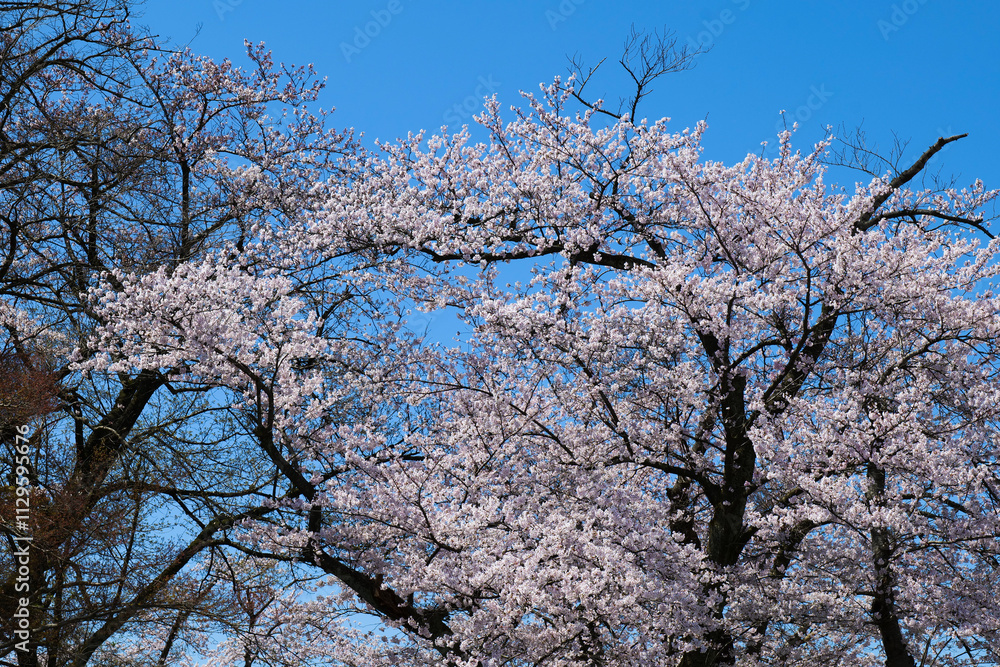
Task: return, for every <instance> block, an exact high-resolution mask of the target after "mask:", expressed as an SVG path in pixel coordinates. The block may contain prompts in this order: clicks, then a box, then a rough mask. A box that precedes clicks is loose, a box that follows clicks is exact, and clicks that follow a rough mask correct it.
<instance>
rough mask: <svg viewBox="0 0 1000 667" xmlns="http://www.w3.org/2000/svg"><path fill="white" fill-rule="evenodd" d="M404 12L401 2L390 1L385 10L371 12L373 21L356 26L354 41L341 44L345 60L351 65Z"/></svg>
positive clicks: (397, 0) (398, 0)
mask: <svg viewBox="0 0 1000 667" xmlns="http://www.w3.org/2000/svg"><path fill="white" fill-rule="evenodd" d="M402 12H403V3H402V2H400V0H389V2H388V4H386V6H385V7H384V8H382V9H373V10H371V11H370V12H369V14H370V15H371V17H372V20H371V21H367V22H366V23H365V24H364V25H363V26H360V25H358V26H354V35H353V39H352V40H351V41H350V42H341V43H340V52H341V53H342V54H344V60H346V61H347V62H348V63H350V62H351V60H353V59H354V56H356V55H358V54H359V53H361V52H362V51H363V50H364V49H366V48H367V47H368V45H369V44H371V43H372V40H373V39H375V38H377V37H378V36H379V35H381V34H382V31H383V30H385V29H386V28H387V27H389V24H390V23H392V19H393V17H395V16H398V15H399V14H401V13H402Z"/></svg>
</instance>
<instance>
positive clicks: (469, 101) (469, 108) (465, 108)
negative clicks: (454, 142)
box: [443, 74, 500, 125]
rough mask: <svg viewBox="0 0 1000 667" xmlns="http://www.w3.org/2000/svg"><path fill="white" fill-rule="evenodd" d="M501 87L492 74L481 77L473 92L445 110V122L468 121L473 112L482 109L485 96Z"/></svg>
mask: <svg viewBox="0 0 1000 667" xmlns="http://www.w3.org/2000/svg"><path fill="white" fill-rule="evenodd" d="M499 87H500V82H499V81H497V80H495V79H494V78H493V75H492V74H490V75H487V76H481V77H479V79H478V81H477V85H476V89H475V90H474V91H473V93H472V94H471V95H467V96H466V97H465V99H463V100H462V101H461V102H459V103H457V104H454V105H452V106H451V108H449V109H448V110H447V111H445V112H444V116H443V118H444V122H445V123H446V124H448V125H460V124H462V123H465V122H467V121H468V120H469V119H470V118H472V116H473V114H475V113H477V112H479V111H481V110H482V108H483V98H484V97H487V96H489V95H492V94H493V93H495V92H496V91H497V89H498V88H499Z"/></svg>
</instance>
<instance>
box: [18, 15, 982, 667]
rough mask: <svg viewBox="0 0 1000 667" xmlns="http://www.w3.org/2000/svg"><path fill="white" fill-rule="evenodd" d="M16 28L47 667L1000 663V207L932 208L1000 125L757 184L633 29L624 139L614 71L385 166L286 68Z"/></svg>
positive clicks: (672, 50)
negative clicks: (975, 138) (657, 85)
mask: <svg viewBox="0 0 1000 667" xmlns="http://www.w3.org/2000/svg"><path fill="white" fill-rule="evenodd" d="M0 13H2V15H3V17H4V21H5V25H9V26H11V29H10V30H7V31H5V32H4V33H3V35H4V36H3V40H4V41H3V49H4V51H3V53H2V54H0V95H2V99H0V105H2V106H0V197H2V198H3V204H2V207H0V224H2V227H0V232H2V236H3V240H4V243H5V247H4V259H3V263H2V266H0V294H2V301H0V320H2V321H0V324H2V325H3V330H4V332H5V334H4V335H5V336H6V338H5V340H4V343H5V345H6V348H5V349H6V350H7V351H6V352H5V355H6V356H4V357H2V359H3V361H2V362H0V367H2V368H3V369H4V371H5V373H6V374H5V376H4V378H0V427H2V432H0V435H2V437H3V447H4V450H3V454H2V456H3V458H4V461H5V466H6V470H7V471H10V472H9V474H8V473H6V472H5V474H7V475H8V480H7V486H5V487H3V489H2V494H0V515H2V517H3V531H4V533H5V536H6V540H7V545H8V549H7V551H6V552H5V553H4V554H3V555H2V556H0V559H3V560H2V562H3V564H4V572H8V571H9V572H10V573H11V574H10V576H9V577H7V578H6V581H5V582H0V606H3V607H4V610H5V614H4V619H3V623H4V625H3V626H0V633H2V635H0V659H3V660H5V661H6V663H7V664H18V665H41V664H45V665H85V664H93V665H153V664H156V665H183V664H197V663H198V662H199V661H201V662H205V661H208V664H219V665H230V664H232V665H247V666H249V665H275V666H277V665H307V664H317V665H319V664H322V665H340V666H347V665H358V666H360V665H366V666H367V665H372V666H378V665H399V664H404V665H454V666H459V665H461V666H467V667H473V666H481V667H487V666H494V665H495V666H500V665H511V666H514V665H525V666H527V665H531V666H539V667H541V666H549V665H551V666H556V665H565V666H570V665H581V666H582V665H609V666H610V665H623V666H624V665H665V666H666V665H679V666H682V667H695V666H699V667H700V666H705V667H707V666H709V665H747V666H750V665H814V664H831V665H843V666H844V667H853V666H855V665H868V664H872V663H874V662H884V664H886V665H889V666H890V667H896V666H916V665H925V666H929V665H949V666H959V665H989V664H997V663H1000V614H998V612H997V606H996V604H995V600H994V599H993V596H994V591H996V590H998V589H1000V560H998V557H1000V512H998V510H1000V476H998V472H1000V468H998V460H997V447H996V444H995V443H996V437H997V429H998V417H1000V384H998V372H1000V297H997V296H996V295H995V294H994V293H993V292H992V291H991V290H992V289H993V285H994V283H995V281H996V278H997V273H998V271H1000V263H998V257H997V252H998V250H1000V244H998V242H997V241H995V240H994V239H993V237H992V235H991V233H990V217H989V212H990V209H991V208H992V206H993V204H994V202H995V200H996V198H997V195H998V192H997V191H994V190H987V189H986V188H985V186H984V185H983V184H982V183H981V182H979V181H976V182H974V183H972V184H970V185H969V186H967V187H966V188H964V189H961V188H959V187H957V186H955V185H953V184H949V183H943V184H942V183H935V182H929V181H926V180H922V179H923V178H924V174H923V172H924V169H925V167H926V165H927V163H928V161H929V160H930V159H931V158H932V157H933V156H934V155H935V154H936V153H938V152H939V151H940V150H942V149H943V148H944V147H945V146H947V145H948V144H949V143H951V142H954V141H957V140H960V139H961V138H962V136H963V135H956V136H948V137H940V138H937V139H936V141H933V142H930V145H929V147H928V148H927V150H926V151H925V152H924V153H923V154H922V155H921V156H920V157H919V158H918V159H917V160H916V161H915V162H913V163H912V164H903V165H899V164H897V163H896V162H895V161H894V160H893V159H892V156H887V158H886V159H885V160H882V161H879V160H877V159H875V160H873V159H868V160H866V161H864V162H863V163H858V162H857V161H853V166H856V167H859V168H860V169H861V171H862V173H866V175H865V177H864V178H865V181H864V182H860V183H857V184H855V185H852V186H851V187H849V188H846V187H839V186H835V185H831V184H828V183H827V177H828V173H829V172H831V171H832V169H831V167H830V163H831V162H838V161H840V162H844V161H846V162H848V163H852V160H851V153H850V150H847V151H843V150H841V151H838V148H837V147H838V146H840V145H842V144H838V143H837V140H836V139H835V138H834V137H831V138H830V139H829V140H827V141H824V142H821V143H820V144H819V145H817V146H815V147H812V148H811V149H809V150H806V151H799V150H796V149H795V148H794V147H793V145H792V139H793V132H792V131H786V132H783V133H782V134H781V135H779V137H778V150H777V152H776V153H774V154H773V156H771V157H768V156H765V155H764V154H761V155H755V154H751V155H748V156H747V157H746V158H745V159H744V160H742V161H740V162H738V163H736V164H732V165H727V164H722V163H719V162H715V161H712V160H709V159H707V158H706V157H705V155H704V153H703V149H702V145H701V139H702V136H703V135H704V133H705V132H707V131H708V129H707V126H706V125H705V124H704V123H701V124H698V125H696V126H694V127H692V128H687V129H682V130H676V129H673V128H671V127H670V125H669V124H668V123H667V121H666V120H660V121H655V122H647V121H642V120H639V119H638V117H637V112H636V109H637V105H639V103H640V101H641V100H642V98H643V96H644V93H645V91H646V90H648V86H649V83H650V82H651V81H652V80H653V79H654V78H655V77H657V76H660V75H662V74H665V73H669V72H671V71H676V70H678V69H683V68H684V67H686V66H688V65H689V64H690V62H691V61H690V58H691V54H690V53H689V52H686V51H684V50H683V49H677V48H676V44H675V43H673V42H672V41H671V40H670V39H669V37H668V36H660V38H659V39H642V38H641V36H633V38H632V39H630V40H629V41H628V42H627V43H626V50H625V56H624V57H623V59H622V64H623V65H625V66H626V68H627V69H628V71H629V73H630V74H631V75H632V78H633V80H634V81H635V83H636V88H635V90H634V91H633V94H632V96H631V97H629V98H627V99H626V100H625V102H624V103H623V105H622V106H621V107H620V108H616V109H608V108H606V107H605V106H604V105H603V104H602V103H601V102H600V101H597V100H594V99H591V98H590V97H588V91H586V90H585V86H586V83H587V81H589V79H590V74H592V72H584V71H583V68H582V67H581V68H578V70H577V72H576V73H575V74H573V75H571V76H569V77H567V78H556V79H555V80H554V81H553V82H552V83H550V84H547V85H544V86H542V88H541V89H540V92H539V93H537V94H524V97H523V101H522V103H521V104H520V105H518V106H514V107H511V108H509V109H507V108H504V107H502V106H501V104H500V102H499V101H498V100H496V99H491V100H487V101H486V103H485V106H484V110H483V112H482V114H481V115H479V116H478V117H477V118H476V122H477V123H479V125H480V126H482V128H483V129H484V130H485V132H486V134H487V135H488V138H487V139H486V140H485V141H483V142H478V143H477V142H474V141H473V140H472V139H471V136H472V135H471V133H470V132H469V130H467V129H465V128H463V129H460V130H457V131H454V132H452V133H448V132H443V133H441V134H434V135H432V134H426V133H419V134H415V135H411V136H410V137H408V138H407V139H403V140H398V141H395V142H389V143H383V144H380V145H379V146H378V147H377V148H376V149H375V150H368V149H365V148H363V147H362V146H361V145H359V144H358V143H357V142H355V141H354V140H353V138H352V136H351V134H350V132H337V131H333V130H330V129H327V127H326V123H327V121H328V119H327V115H326V114H325V113H322V112H319V111H310V103H314V102H315V100H316V96H317V94H318V91H319V90H320V88H321V84H320V83H319V82H317V81H316V80H315V77H314V75H313V73H312V72H311V70H309V69H308V68H305V69H295V68H291V67H286V66H284V65H275V64H274V63H273V61H272V59H271V56H270V55H269V53H268V52H266V51H265V50H264V48H263V47H262V46H255V45H250V44H248V45H247V53H248V56H249V58H250V60H251V62H252V63H253V66H252V67H251V68H249V69H241V68H238V67H236V66H234V65H233V64H232V63H230V62H227V61H225V62H221V63H216V62H213V61H211V60H209V59H206V58H203V57H198V56H196V55H194V54H192V53H190V52H187V51H172V50H169V49H165V48H164V47H163V46H162V45H160V44H157V43H156V41H155V40H152V39H151V38H149V37H148V36H144V35H143V34H142V33H141V31H137V30H135V29H133V28H132V27H131V26H129V24H128V9H127V7H124V6H123V7H119V6H116V5H113V4H110V3H106V2H91V0H79V1H78V2H73V3H53V4H51V5H39V4H37V3H30V4H25V3H2V2H0ZM849 148H850V146H849V145H848V149H849ZM419 311H427V312H435V311H441V312H449V313H454V314H455V315H456V316H457V317H458V318H459V320H460V321H461V322H462V323H463V326H464V328H465V333H464V335H463V336H462V338H461V340H457V341H454V342H451V343H449V342H446V341H438V340H432V339H430V338H429V337H428V336H426V335H424V333H423V332H421V331H419V330H416V329H417V328H416V327H415V326H414V322H415V317H414V313H415V312H419ZM8 360H9V361H8ZM29 382H30V385H31V387H30V388H28V389H24V387H26V386H27V384H28V383H29ZM8 385H10V387H8ZM14 385H16V386H17V387H18V388H17V389H16V390H15V389H14ZM9 406H10V407H9ZM24 423H27V424H30V429H29V433H30V435H29V436H27V441H28V442H29V443H30V455H23V454H21V453H20V452H19V450H18V447H19V446H20V444H19V442H20V440H19V436H17V435H15V430H12V429H14V428H15V427H16V426H21V425H23V424H24ZM19 456H22V457H24V458H25V460H24V461H22V460H20V459H19V458H18V457H19ZM18 466H20V468H19V467H18ZM19 470H21V471H23V474H22V473H21V472H17V471H19ZM22 488H24V489H26V491H24V492H23V495H24V496H26V497H29V498H30V509H31V514H30V517H31V518H30V522H29V525H27V526H23V525H18V524H16V523H15V522H14V520H13V519H12V517H13V516H14V511H15V509H16V507H15V506H16V500H17V498H18V497H21V496H19V495H18V492H19V491H18V490H19V489H22ZM28 538H30V542H29V545H30V546H29V548H28V555H27V559H28V565H26V568H27V570H26V574H25V580H24V583H25V586H24V588H23V589H22V588H18V585H19V581H18V578H17V576H16V575H17V573H18V572H20V570H19V569H18V563H19V561H18V560H17V556H18V553H20V552H19V551H18V550H19V549H20V548H21V546H20V545H22V544H24V543H25V540H26V539H28ZM22 598H24V601H23V603H22ZM21 608H24V609H27V612H26V613H27V618H28V619H29V625H30V628H31V633H30V639H28V640H27V643H26V644H19V642H20V641H21V638H20V637H19V636H18V635H17V634H16V630H17V628H18V625H17V618H16V616H15V610H17V609H21ZM8 612H9V613H8ZM365 614H367V615H370V616H373V617H374V618H375V619H376V620H378V621H379V622H380V623H381V624H382V629H381V630H374V631H373V630H369V629H365V628H364V627H363V626H362V625H359V624H358V623H357V618H358V617H359V616H361V615H365Z"/></svg>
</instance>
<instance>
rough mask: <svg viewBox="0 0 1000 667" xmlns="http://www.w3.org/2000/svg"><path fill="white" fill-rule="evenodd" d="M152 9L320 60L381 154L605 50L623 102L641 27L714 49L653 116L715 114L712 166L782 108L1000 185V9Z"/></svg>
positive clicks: (947, 0)
mask: <svg viewBox="0 0 1000 667" xmlns="http://www.w3.org/2000/svg"><path fill="white" fill-rule="evenodd" d="M141 11H142V13H143V16H141V17H140V19H139V21H138V22H140V23H143V24H145V25H147V26H149V27H150V28H151V29H152V30H153V31H154V32H155V33H158V34H160V35H162V36H164V37H168V38H170V40H171V41H172V42H173V43H175V44H178V43H179V44H184V43H188V42H190V44H191V46H192V48H193V49H194V50H195V51H197V52H199V53H203V54H206V55H210V56H213V57H217V58H221V57H230V58H232V59H234V60H236V61H238V62H239V61H241V59H242V53H243V39H244V38H247V39H250V40H251V41H254V42H256V41H264V42H266V43H267V44H268V46H269V47H270V48H271V49H272V51H273V52H274V57H275V60H276V61H282V62H286V63H294V64H305V63H313V64H314V65H315V66H316V68H317V70H318V71H319V72H320V73H321V74H322V75H325V76H327V77H328V78H329V82H328V87H327V89H326V91H325V93H324V97H323V99H322V105H323V106H324V107H331V106H333V107H336V108H337V113H336V114H335V115H334V123H335V124H336V125H338V126H340V127H355V128H356V129H357V130H358V131H361V132H364V134H365V142H366V143H369V144H370V143H371V141H372V140H373V139H374V138H376V137H377V138H380V139H392V138H395V137H397V136H402V135H405V134H406V133H407V132H408V131H411V130H418V129H421V128H430V129H435V130H436V129H437V128H439V127H440V126H441V125H442V124H444V123H446V122H450V123H451V124H452V125H455V124H456V121H458V122H459V123H460V122H461V120H463V119H465V120H468V119H469V116H471V113H469V112H467V111H465V109H464V108H463V105H465V104H466V103H467V102H468V103H469V106H470V107H471V106H472V102H471V100H470V97H471V98H475V97H476V96H477V94H479V95H481V94H483V93H486V92H496V93H498V94H499V95H500V97H501V100H502V101H504V102H505V103H513V102H517V101H518V90H521V89H530V90H537V86H538V84H539V83H540V82H542V81H550V80H551V78H552V76H553V75H555V74H563V73H565V71H566V64H567V63H566V55H567V54H572V53H577V54H579V55H580V56H582V57H583V58H584V60H585V61H586V62H588V63H596V62H597V61H599V60H600V59H601V58H603V57H608V59H609V64H608V65H606V67H607V70H608V71H607V72H606V75H605V77H604V78H603V79H601V80H598V81H595V84H594V92H595V93H600V94H601V95H603V96H604V97H606V98H607V99H617V96H618V95H619V94H620V93H621V92H623V91H626V90H627V89H626V88H625V87H624V86H623V85H622V84H623V82H622V80H621V79H620V78H619V77H618V72H617V71H615V68H616V67H617V66H616V65H615V64H614V61H615V60H616V59H617V57H618V56H619V55H620V51H621V43H622V41H623V39H624V37H625V36H626V35H627V33H628V31H629V27H630V25H632V24H635V26H636V27H637V28H639V29H648V30H651V29H654V28H662V27H664V26H666V27H667V28H669V29H671V30H673V31H674V32H675V33H676V35H677V37H678V38H679V39H680V41H681V42H682V43H689V44H692V45H699V44H701V45H703V46H711V47H712V48H711V50H710V52H708V53H707V54H705V55H703V56H701V57H699V58H698V61H697V66H696V67H695V68H694V69H693V70H691V71H688V72H684V73H681V74H674V75H669V76H668V77H666V78H664V79H661V80H660V81H659V82H658V85H657V86H656V91H655V93H654V95H653V96H651V97H650V98H648V99H647V101H646V102H645V107H644V115H645V116H647V117H649V118H650V119H653V118H659V117H662V116H669V117H671V118H672V119H673V123H674V124H675V125H676V127H677V128H678V129H680V128H683V127H685V126H689V125H691V124H693V123H695V122H696V121H698V120H699V119H702V118H706V117H707V119H708V122H709V132H708V135H707V138H706V146H707V152H708V156H709V157H712V158H715V159H722V160H726V161H732V160H736V159H739V158H740V157H742V156H743V155H745V154H746V153H747V152H748V151H758V150H759V146H760V142H761V141H763V140H772V139H773V136H774V134H775V128H776V123H778V121H779V117H778V111H779V110H781V109H786V110H788V111H789V112H790V116H796V115H797V116H798V118H799V119H800V120H801V121H802V126H803V131H802V132H801V133H800V135H799V139H798V141H797V144H798V145H799V146H800V147H802V148H807V147H808V145H809V144H810V143H811V142H812V141H814V140H816V139H818V138H820V137H821V136H822V133H823V132H822V129H821V128H822V126H823V125H825V124H832V125H834V126H835V127H837V126H839V125H840V124H842V123H843V124H846V126H847V127H849V128H852V127H856V126H857V125H859V124H861V123H862V122H863V123H864V127H865V129H866V131H867V132H868V134H869V136H870V138H871V139H873V140H877V141H878V142H880V143H881V144H883V145H885V146H886V147H887V146H888V145H889V143H891V141H892V137H893V132H895V133H896V134H897V135H898V136H899V137H900V138H902V139H909V140H912V143H911V146H910V149H909V151H908V154H907V155H908V156H909V157H915V156H916V155H917V154H918V153H919V152H920V151H922V150H923V149H924V148H925V147H926V146H927V145H929V144H930V143H932V142H933V141H934V139H936V138H937V136H939V135H940V134H942V133H959V132H968V133H969V135H970V136H969V138H967V139H965V140H963V141H962V142H960V143H959V144H956V145H953V146H951V147H949V148H948V149H947V150H946V152H945V153H944V154H942V155H941V157H940V159H938V160H937V161H936V163H935V165H934V166H935V167H940V168H941V169H942V170H943V172H944V173H945V174H952V173H953V174H955V175H959V176H960V182H961V183H962V184H965V182H966V181H969V180H971V179H972V178H975V177H980V178H982V179H983V180H984V181H985V182H986V184H987V186H992V187H1000V167H998V163H997V156H998V155H1000V129H998V125H997V115H998V114H997V106H998V102H1000V39H998V37H997V33H998V31H1000V3H994V2H981V1H980V2H972V1H968V0H840V1H837V2H833V1H828V2H815V1H813V2H808V1H807V2H802V1H799V2H792V1H791V0H786V1H784V2H775V1H773V0H771V1H765V0H705V1H692V2H680V1H673V2H656V1H654V0H646V1H639V0H631V1H630V0H617V1H614V2H612V1H611V0H466V1H459V0H437V1H430V0H353V1H351V2H332V1H323V0H285V1H284V2H275V1H274V0H147V4H146V5H145V6H144V7H142V8H141ZM199 26H200V32H198V30H199ZM366 28H367V32H368V33H369V35H371V36H369V35H364V32H365V30H366ZM196 33H197V34H196ZM359 35H363V36H359ZM491 89H492V90H491ZM456 105H459V106H458V107H457V109H456Z"/></svg>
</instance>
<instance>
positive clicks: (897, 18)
mask: <svg viewBox="0 0 1000 667" xmlns="http://www.w3.org/2000/svg"><path fill="white" fill-rule="evenodd" d="M927 2H928V0H903V2H900V3H898V4H894V5H893V6H892V11H891V12H889V18H888V20H886V19H879V20H878V21H877V22H876V23H875V25H876V26H877V27H878V31H879V33H881V34H882V39H883V40H885V41H887V42H888V41H889V37H890V36H892V34H893V33H896V32H899V30H900V28H902V27H903V26H904V25H906V23H907V21H909V20H910V17H912V16H913V15H914V14H916V13H917V12H918V11H920V8H921V7H922V6H923V5H926V4H927Z"/></svg>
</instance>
